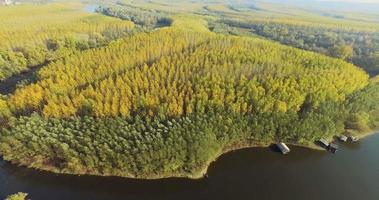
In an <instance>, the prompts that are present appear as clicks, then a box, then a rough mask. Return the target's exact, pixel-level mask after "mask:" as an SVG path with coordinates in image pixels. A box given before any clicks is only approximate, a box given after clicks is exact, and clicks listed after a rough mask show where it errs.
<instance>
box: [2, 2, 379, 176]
mask: <svg viewBox="0 0 379 200" xmlns="http://www.w3.org/2000/svg"><path fill="white" fill-rule="evenodd" d="M142 2H144V1H137V2H136V1H128V2H125V3H120V2H118V3H110V2H108V3H105V4H101V5H100V7H99V8H98V9H97V13H87V12H84V11H82V9H83V5H82V4H79V3H73V4H64V5H63V4H60V3H48V4H43V5H23V4H21V5H15V6H9V7H1V8H0V21H1V22H2V23H4V24H5V25H6V26H4V27H3V26H1V27H0V38H1V41H5V42H2V43H1V45H0V49H1V51H0V52H1V54H0V55H1V56H0V70H1V74H2V76H1V79H2V80H3V79H7V78H9V77H11V76H12V75H14V74H18V73H20V72H21V71H25V70H28V68H33V67H35V66H37V65H42V66H41V69H39V70H38V71H37V74H36V77H37V78H36V80H35V82H30V83H26V84H22V85H20V86H19V87H18V88H17V89H16V91H14V92H12V93H9V94H7V95H3V96H1V98H0V124H1V134H0V154H1V155H2V156H3V158H4V159H5V160H7V161H10V162H12V163H14V164H17V165H22V166H27V167H31V168H36V169H42V170H47V171H52V172H56V173H69V174H91V175H102V176H121V177H131V178H144V179H152V178H164V177H190V178H200V177H202V176H203V175H204V169H206V168H207V166H208V165H209V163H210V162H212V161H213V160H215V159H216V158H217V157H218V156H219V155H221V154H222V153H223V152H225V151H227V150H229V149H234V148H238V147H240V146H262V145H263V146H265V145H269V144H271V143H276V142H286V143H290V144H296V145H303V146H312V145H313V144H314V142H315V141H316V140H318V139H320V138H326V139H331V138H333V136H335V135H338V134H340V133H348V134H354V135H357V136H359V135H363V134H364V133H367V132H369V131H372V130H375V129H377V128H378V127H379V106H378V102H379V76H375V75H377V74H378V71H377V70H378V68H377V66H378V65H377V61H378V60H379V57H378V45H379V38H378V34H379V32H375V30H370V31H368V30H365V31H367V32H365V34H362V32H359V31H356V32H354V31H353V30H352V31H350V30H346V27H345V28H341V30H340V29H337V28H335V29H333V28H330V27H332V26H334V25H335V24H334V22H333V20H332V19H331V21H332V22H333V23H332V22H330V23H329V22H328V24H327V25H325V24H324V25H318V26H316V25H314V24H313V23H314V21H316V19H313V18H310V21H312V23H311V22H305V21H303V22H299V21H294V22H292V23H284V22H283V23H278V21H276V22H275V23H273V22H267V23H263V22H262V23H261V22H259V23H258V21H254V20H253V21H241V18H243V16H244V15H249V16H255V15H257V16H258V15H260V14H259V12H261V11H260V9H257V7H251V6H250V7H249V9H247V10H241V6H240V7H239V6H235V5H234V6H232V5H230V6H224V4H222V5H217V6H215V5H214V3H209V4H207V3H201V2H196V3H195V2H193V3H192V4H193V5H194V6H193V7H187V8H186V9H188V10H187V11H185V12H184V11H183V10H182V9H183V8H178V9H179V10H174V9H173V8H172V7H170V6H169V5H170V4H169V3H167V4H160V5H159V6H156V5H151V4H153V3H147V2H145V3H142ZM187 3H188V2H187ZM167 6H168V7H167ZM264 6H267V5H264ZM151 7H154V8H155V9H152V8H151ZM173 7H175V6H173ZM16 8H17V9H27V10H28V11H29V12H26V13H28V14H25V16H23V15H18V14H17V13H16V12H15V10H16ZM69 8H70V9H69ZM205 8H206V9H205ZM265 8H266V7H265ZM252 9H253V10H258V11H257V12H258V13H254V12H255V11H254V12H253V11H251V10H252ZM170 10H171V11H170ZM215 10H217V12H216V11H215ZM3 11H4V12H3ZM249 12H252V13H251V14H249ZM33 13H34V14H33ZM35 13H38V14H35ZM237 13H240V14H241V16H242V17H241V16H240V15H237ZM246 13H247V14H246ZM105 15H106V16H105ZM5 16H7V17H5ZM227 16H230V17H229V19H225V18H226V17H227ZM278 17H282V16H278ZM42 19H43V20H42ZM288 20H289V19H287V20H285V21H288ZM40 22H42V23H40ZM348 22H349V21H346V23H348ZM297 23H302V24H306V23H308V25H307V26H305V25H299V24H297ZM367 23H368V22H367ZM309 24H311V25H309ZM353 24H354V23H353ZM326 27H329V28H326ZM352 27H354V28H356V29H357V30H358V29H359V30H362V29H360V28H361V27H360V26H358V25H357V26H355V25H353V26H352ZM374 29H375V28H374ZM20 30H21V31H20ZM41 30H43V31H41ZM362 31H363V30H362ZM30 38H33V40H31V39H30ZM357 38H358V39H357ZM276 41H278V42H276ZM368 58H370V59H368ZM358 66H359V67H358ZM0 84H1V82H0Z"/></svg>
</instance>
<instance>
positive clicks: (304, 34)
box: [222, 20, 379, 76]
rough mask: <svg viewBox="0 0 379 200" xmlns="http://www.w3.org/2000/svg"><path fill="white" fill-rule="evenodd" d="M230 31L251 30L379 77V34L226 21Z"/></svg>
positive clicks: (315, 27)
mask: <svg viewBox="0 0 379 200" xmlns="http://www.w3.org/2000/svg"><path fill="white" fill-rule="evenodd" d="M222 23H225V24H227V25H229V26H231V27H241V28H245V29H250V31H251V32H252V33H254V34H257V35H261V36H264V37H267V38H270V39H272V40H275V41H279V42H280V43H282V44H286V45H290V46H294V47H297V48H301V49H306V50H310V51H315V52H318V53H322V54H325V55H328V56H332V57H336V58H340V59H344V60H347V61H351V62H353V63H354V64H356V65H358V66H361V67H362V68H363V69H365V70H366V71H367V72H368V73H369V74H371V75H372V76H375V75H378V74H379V32H362V31H345V30H340V29H330V28H325V27H317V26H302V25H292V24H284V23H282V24H280V23H247V22H238V21H232V20H224V21H222Z"/></svg>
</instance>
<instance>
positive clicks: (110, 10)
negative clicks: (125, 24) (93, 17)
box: [96, 2, 172, 28]
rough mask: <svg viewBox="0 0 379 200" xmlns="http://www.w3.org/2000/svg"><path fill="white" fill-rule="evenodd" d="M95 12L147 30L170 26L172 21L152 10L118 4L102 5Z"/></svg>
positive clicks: (160, 12)
mask: <svg viewBox="0 0 379 200" xmlns="http://www.w3.org/2000/svg"><path fill="white" fill-rule="evenodd" d="M96 11H97V12H100V13H102V14H104V15H108V16H112V17H117V18H120V19H123V20H128V21H132V22H134V23H135V24H138V25H141V26H143V27H147V28H155V27H162V26H170V24H171V23H172V19H171V18H170V17H169V16H168V14H167V13H164V12H162V11H157V10H153V9H150V10H145V9H142V8H137V7H132V6H130V5H127V4H123V3H120V2H119V3H117V4H108V5H102V6H100V7H99V8H97V9H96Z"/></svg>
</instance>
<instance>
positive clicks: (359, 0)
mask: <svg viewBox="0 0 379 200" xmlns="http://www.w3.org/2000/svg"><path fill="white" fill-rule="evenodd" d="M318 1H329V2H330V1H335V2H354V3H379V0H318Z"/></svg>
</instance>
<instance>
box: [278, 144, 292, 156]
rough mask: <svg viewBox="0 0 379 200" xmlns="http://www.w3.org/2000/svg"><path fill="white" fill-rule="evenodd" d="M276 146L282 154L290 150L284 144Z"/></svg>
mask: <svg viewBox="0 0 379 200" xmlns="http://www.w3.org/2000/svg"><path fill="white" fill-rule="evenodd" d="M276 146H277V147H278V149H279V150H280V151H281V152H282V154H288V153H289V152H291V149H290V148H288V146H287V145H286V144H284V143H283V142H281V143H277V144H276Z"/></svg>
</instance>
